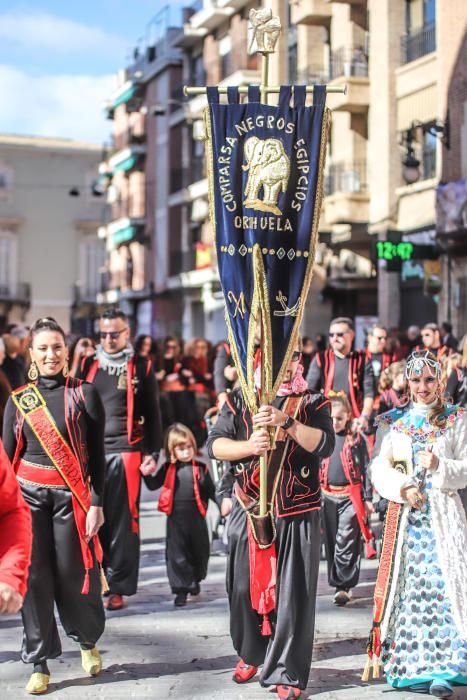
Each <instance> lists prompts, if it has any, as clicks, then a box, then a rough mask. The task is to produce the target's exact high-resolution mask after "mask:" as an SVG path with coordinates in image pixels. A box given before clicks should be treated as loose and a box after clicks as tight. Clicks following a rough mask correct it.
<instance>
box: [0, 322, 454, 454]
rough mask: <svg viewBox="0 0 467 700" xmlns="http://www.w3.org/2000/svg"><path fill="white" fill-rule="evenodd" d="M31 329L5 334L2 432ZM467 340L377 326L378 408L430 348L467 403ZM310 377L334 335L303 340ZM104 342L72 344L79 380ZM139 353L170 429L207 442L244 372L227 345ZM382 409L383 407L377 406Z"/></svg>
mask: <svg viewBox="0 0 467 700" xmlns="http://www.w3.org/2000/svg"><path fill="white" fill-rule="evenodd" d="M28 337H29V336H28V328H27V327H26V326H24V325H22V324H16V325H12V326H10V327H8V328H7V329H6V332H5V333H4V334H3V336H0V429H1V424H2V418H3V409H4V406H5V404H6V401H7V399H8V396H9V394H10V392H11V390H12V389H16V388H17V387H19V386H22V385H23V384H25V383H26V382H27V381H28V379H27V370H28V365H29V353H28ZM466 340H467V335H466V336H464V338H462V339H461V340H460V341H458V340H457V338H455V337H454V335H453V333H452V326H451V325H450V324H449V323H447V322H446V323H443V324H441V326H439V327H438V325H437V324H436V323H427V324H425V325H424V326H423V327H422V328H419V327H418V326H410V327H409V328H407V330H406V331H405V332H401V331H399V330H397V329H392V330H390V331H387V330H386V329H385V328H384V327H382V326H380V325H378V324H376V325H375V326H374V327H373V328H371V329H370V330H369V332H368V335H367V339H366V343H365V347H364V348H360V350H362V352H364V353H365V357H366V360H367V362H371V364H372V367H373V374H374V377H375V394H377V405H378V406H381V408H386V409H387V408H388V407H391V406H392V405H393V404H394V402H395V400H396V397H397V396H399V397H401V396H403V394H404V387H403V381H402V376H403V367H404V360H405V358H406V357H407V356H408V355H409V353H410V352H411V351H412V350H414V349H415V348H423V347H426V348H429V349H430V350H431V351H433V352H434V353H435V354H436V356H437V357H438V359H439V360H440V361H441V362H442V365H443V379H444V381H445V383H446V385H447V394H448V395H449V396H450V397H451V399H452V400H453V401H454V402H455V403H460V404H462V405H465V404H467V343H466V342H465V341H466ZM302 341H303V342H302V360H301V361H302V364H303V366H304V376H305V377H306V376H307V375H308V374H309V370H310V365H311V362H312V360H313V358H314V357H315V355H316V354H317V353H320V352H323V351H324V350H325V349H326V348H327V347H328V336H327V335H326V334H317V335H316V336H315V337H314V338H311V337H308V336H304V337H303V339H302ZM95 347H96V341H95V339H94V338H91V337H82V336H78V337H76V336H74V337H73V336H71V337H70V338H69V350H70V352H69V367H70V374H71V375H72V376H73V375H74V374H75V373H76V371H77V368H78V366H79V363H80V362H81V360H82V359H83V358H84V357H85V356H87V355H92V354H93V353H94V350H95ZM134 349H135V352H136V353H137V354H139V355H141V356H144V357H148V358H150V359H151V362H152V366H153V369H154V372H155V374H156V377H157V380H158V382H159V388H160V400H161V413H162V417H163V421H164V429H166V428H167V427H168V426H169V425H171V424H172V423H174V422H181V423H183V424H184V425H186V426H188V427H189V428H190V429H191V430H192V431H193V433H194V434H195V436H196V440H197V442H198V444H202V442H203V441H204V439H205V437H206V417H208V422H209V416H210V415H211V414H212V413H215V412H216V407H221V406H222V404H223V402H224V401H225V399H226V397H227V395H228V392H229V391H230V390H231V389H232V388H233V387H234V386H235V384H236V380H237V372H236V369H235V367H234V363H233V360H232V356H231V353H230V348H229V346H228V344H227V342H225V341H224V342H219V343H217V344H212V343H210V342H209V341H208V340H206V339H204V338H193V339H190V340H187V341H185V342H183V341H182V340H181V339H180V338H178V337H176V336H167V337H166V338H164V339H163V340H156V339H154V338H152V337H151V336H150V335H139V336H137V337H136V338H135V339H134ZM375 408H377V406H375Z"/></svg>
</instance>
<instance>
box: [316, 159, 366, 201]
mask: <svg viewBox="0 0 467 700" xmlns="http://www.w3.org/2000/svg"><path fill="white" fill-rule="evenodd" d="M367 191H368V183H367V173H366V162H365V161H353V162H341V163H331V164H330V166H329V168H328V170H327V172H326V174H325V178H324V195H325V196H326V197H328V196H329V195H331V194H334V193H335V192H343V193H347V194H354V193H360V194H364V193H366V192H367Z"/></svg>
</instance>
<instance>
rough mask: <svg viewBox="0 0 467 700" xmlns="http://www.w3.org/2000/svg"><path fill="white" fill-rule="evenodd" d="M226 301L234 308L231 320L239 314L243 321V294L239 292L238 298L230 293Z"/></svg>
mask: <svg viewBox="0 0 467 700" xmlns="http://www.w3.org/2000/svg"><path fill="white" fill-rule="evenodd" d="M227 299H228V300H229V301H230V303H231V304H235V308H234V313H233V318H235V317H236V316H237V314H240V318H241V319H242V320H243V318H244V316H245V294H244V292H240V294H239V296H238V298H237V297H236V296H235V294H234V293H233V292H232V291H230V292H229V293H228V294H227Z"/></svg>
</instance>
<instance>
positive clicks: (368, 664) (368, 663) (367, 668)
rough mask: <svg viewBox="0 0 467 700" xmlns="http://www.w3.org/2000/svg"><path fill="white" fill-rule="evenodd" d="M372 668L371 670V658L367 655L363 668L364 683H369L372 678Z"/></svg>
mask: <svg viewBox="0 0 467 700" xmlns="http://www.w3.org/2000/svg"><path fill="white" fill-rule="evenodd" d="M370 670H371V659H370V657H369V656H367V659H366V664H365V668H364V669H363V673H362V681H363V682H364V683H368V681H369V680H370Z"/></svg>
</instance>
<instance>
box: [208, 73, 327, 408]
mask: <svg viewBox="0 0 467 700" xmlns="http://www.w3.org/2000/svg"><path fill="white" fill-rule="evenodd" d="M207 94H208V106H207V108H206V112H205V120H206V131H207V153H208V175H209V195H210V214H211V221H212V224H213V228H214V236H215V243H216V249H217V259H218V266H219V275H220V280H221V285H222V289H223V292H224V298H225V305H226V322H227V327H228V334H229V341H230V344H231V349H232V355H233V359H234V361H235V364H236V366H237V370H238V371H239V378H240V383H241V387H242V390H243V393H244V396H245V400H246V401H247V403H248V405H249V407H250V409H251V410H253V411H255V410H256V392H255V388H254V376H253V363H254V342H255V333H256V330H257V324H258V323H259V322H261V324H262V362H263V363H264V374H263V377H264V380H265V385H264V386H262V402H263V403H269V402H270V401H271V400H272V399H273V398H274V397H275V395H276V394H277V391H278V389H279V387H280V384H281V383H282V381H283V377H284V375H285V372H286V369H287V366H288V363H289V358H290V354H291V352H292V350H293V348H294V346H295V343H296V340H297V336H298V332H299V327H300V323H301V320H302V316H303V311H304V306H305V301H306V297H307V294H308V290H309V287H310V283H311V277H312V273H313V264H314V256H315V247H316V243H317V236H318V223H319V215H320V209H321V200H322V190H323V170H324V162H325V155H326V144H327V137H328V130H329V126H330V110H329V109H328V108H327V107H326V106H325V101H326V88H325V86H319V85H316V86H314V90H313V106H311V107H308V106H305V98H306V89H305V87H304V86H295V87H294V88H293V99H294V104H293V107H291V106H290V101H291V97H292V88H291V87H290V86H284V87H281V89H280V94H279V104H278V106H270V105H266V104H261V103H260V102H259V97H260V92H259V87H258V86H250V88H249V90H248V102H247V103H243V104H239V94H238V89H237V88H229V89H228V104H221V103H220V102H219V92H218V89H217V88H215V87H210V88H207Z"/></svg>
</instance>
